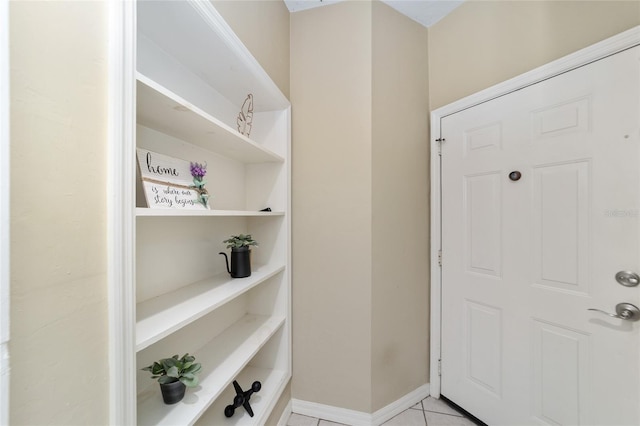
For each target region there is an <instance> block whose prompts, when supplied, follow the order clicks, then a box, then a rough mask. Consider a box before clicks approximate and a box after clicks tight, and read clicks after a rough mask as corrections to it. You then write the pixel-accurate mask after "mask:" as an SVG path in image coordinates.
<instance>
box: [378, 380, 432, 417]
mask: <svg viewBox="0 0 640 426" xmlns="http://www.w3.org/2000/svg"><path fill="white" fill-rule="evenodd" d="M430 394H431V392H430V386H429V383H427V384H426V385H422V386H420V387H419V388H418V389H416V390H414V391H413V392H409V393H408V394H406V395H405V396H403V397H402V398H400V399H398V400H397V401H395V402H392V403H391V404H389V405H387V406H386V407H382V408H381V409H379V410H378V411H376V412H375V413H373V416H372V421H371V425H374V426H377V425H381V424H382V423H384V422H386V421H387V420H389V419H390V418H392V417H395V416H397V415H398V414H400V413H402V412H403V411H405V410H406V409H408V408H411V407H413V406H414V405H416V404H417V403H418V402H420V401H422V400H423V399H425V398H426V397H428V396H429V395H430Z"/></svg>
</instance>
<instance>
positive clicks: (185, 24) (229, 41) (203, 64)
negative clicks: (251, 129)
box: [137, 0, 289, 112]
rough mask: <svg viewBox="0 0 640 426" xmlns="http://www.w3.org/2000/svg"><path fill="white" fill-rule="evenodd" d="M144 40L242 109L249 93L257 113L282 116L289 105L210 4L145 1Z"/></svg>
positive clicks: (140, 21) (140, 18) (141, 12)
mask: <svg viewBox="0 0 640 426" xmlns="http://www.w3.org/2000/svg"><path fill="white" fill-rule="evenodd" d="M137 26H138V32H139V34H140V35H143V36H144V37H146V38H148V39H149V40H151V41H152V42H153V43H154V44H156V45H157V46H160V47H161V48H162V50H163V51H164V52H166V54H168V55H169V56H171V57H173V58H175V59H176V61H177V62H179V63H180V64H181V65H182V66H183V67H185V68H186V69H188V70H192V71H194V74H196V75H197V76H198V78H200V79H202V80H203V81H204V82H205V83H206V84H208V85H209V86H211V87H212V88H214V89H215V90H216V91H217V92H219V93H220V94H221V95H222V96H224V97H225V98H226V99H227V100H229V101H230V102H233V103H235V104H236V105H237V106H238V107H240V105H241V104H242V101H243V100H244V99H245V97H246V95H247V93H253V95H254V100H255V101H254V111H256V112H260V111H278V110H283V109H286V108H287V107H288V106H289V101H288V99H287V98H286V97H285V96H284V95H283V94H282V92H281V91H280V89H279V88H278V86H277V85H276V84H275V83H274V82H273V81H272V80H271V79H270V78H269V75H268V74H267V73H266V71H265V70H264V69H263V68H262V67H261V66H260V64H259V63H258V61H257V60H256V59H255V58H254V57H253V56H252V55H251V54H250V53H249V52H248V51H247V49H246V47H245V46H244V44H243V43H242V41H241V40H240V39H239V38H238V37H237V35H236V34H235V33H234V32H233V30H232V29H231V28H230V27H229V25H228V24H227V23H226V22H225V21H224V19H223V18H222V16H221V15H220V14H219V13H218V11H217V10H216V9H215V7H214V6H213V5H212V4H211V3H210V2H208V1H202V0H181V1H156V2H151V1H140V2H138V7H137Z"/></svg>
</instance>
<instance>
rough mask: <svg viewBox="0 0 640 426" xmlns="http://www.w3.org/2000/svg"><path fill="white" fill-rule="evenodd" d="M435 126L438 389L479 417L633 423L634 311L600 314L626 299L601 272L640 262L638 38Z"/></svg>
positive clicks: (639, 404)
mask: <svg viewBox="0 0 640 426" xmlns="http://www.w3.org/2000/svg"><path fill="white" fill-rule="evenodd" d="M441 129H442V130H441V131H442V133H441V137H442V138H444V139H445V142H444V143H443V147H442V251H443V264H442V346H441V347H442V353H441V357H442V380H441V386H442V387H441V393H442V395H444V396H446V397H448V398H449V399H451V400H452V401H453V402H455V403H457V404H458V405H460V406H461V407H463V408H465V409H466V410H467V411H469V412H470V413H472V414H474V415H475V416H477V417H478V418H479V419H481V420H483V421H484V422H486V423H487V424H490V425H547V424H548V425H640V322H639V321H634V320H635V319H636V318H637V317H638V315H637V314H636V315H635V316H634V317H632V318H628V316H629V313H628V312H626V313H625V312H623V311H624V309H621V312H622V313H623V315H622V316H627V318H621V317H620V315H619V317H618V318H615V317H612V316H608V315H606V313H611V314H616V305H618V304H620V303H628V304H631V305H634V306H637V307H640V287H638V286H633V283H634V278H633V275H630V276H628V277H627V278H626V282H625V280H624V279H622V278H621V281H623V284H624V283H626V284H627V285H623V284H621V283H619V282H618V281H617V280H616V278H615V276H616V273H618V272H620V271H629V272H632V273H637V274H640V172H639V169H640V47H635V48H632V49H628V50H626V51H624V52H621V53H618V54H615V55H612V56H610V57H607V58H605V59H602V60H599V61H596V62H594V63H592V64H589V65H587V66H584V67H581V68H578V69H576V70H573V71H571V72H568V73H565V74H562V75H559V76H556V77H554V78H551V79H548V80H545V81H543V82H540V83H538V84H535V85H533V86H530V87H527V88H525V89H522V90H519V91H516V92H514V93H511V94H509V95H506V96H503V97H500V98H497V99H494V100H492V101H489V102H486V103H484V104H481V105H478V106H476V107H473V108H470V109H467V110H464V111H462V112H459V113H456V114H453V115H450V116H447V117H444V118H443V119H442V121H441ZM621 306H622V305H621ZM625 306H626V305H625ZM627 307H629V306H627ZM590 308H593V309H599V310H601V311H604V312H606V313H602V312H598V311H594V310H589V309H590ZM631 310H633V309H631ZM627 311H629V309H627Z"/></svg>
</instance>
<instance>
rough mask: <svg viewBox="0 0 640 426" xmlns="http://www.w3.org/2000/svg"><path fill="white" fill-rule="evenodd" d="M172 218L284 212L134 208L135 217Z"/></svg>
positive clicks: (244, 215) (273, 214) (281, 213)
mask: <svg viewBox="0 0 640 426" xmlns="http://www.w3.org/2000/svg"><path fill="white" fill-rule="evenodd" d="M172 216H194V217H195V216H197V217H201V216H222V217H261V216H284V212H281V211H277V212H273V211H272V212H260V211H253V210H186V209H150V208H146V207H138V208H136V217H172Z"/></svg>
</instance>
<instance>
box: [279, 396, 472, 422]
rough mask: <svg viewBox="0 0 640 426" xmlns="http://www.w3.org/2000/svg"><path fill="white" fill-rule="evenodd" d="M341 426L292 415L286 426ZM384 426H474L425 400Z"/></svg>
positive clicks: (441, 404)
mask: <svg viewBox="0 0 640 426" xmlns="http://www.w3.org/2000/svg"><path fill="white" fill-rule="evenodd" d="M332 425H333V426H342V425H341V424H340V423H334V422H330V421H328V420H322V419H317V418H315V417H307V416H303V415H300V414H296V413H293V414H291V417H289V421H288V422H287V426H332ZM384 425H385V426H475V423H474V422H473V421H471V420H469V419H467V418H466V417H465V416H464V415H463V414H461V413H459V412H458V411H456V410H455V409H453V408H452V407H450V406H449V405H448V404H447V403H446V402H444V401H442V400H439V399H435V398H431V397H428V398H425V399H423V400H422V401H420V402H418V403H417V404H416V405H414V406H413V407H411V408H409V409H408V410H406V411H403V412H402V413H400V414H398V415H397V416H395V417H394V418H392V419H390V420H388V421H387V422H386V423H384Z"/></svg>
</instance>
